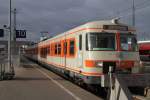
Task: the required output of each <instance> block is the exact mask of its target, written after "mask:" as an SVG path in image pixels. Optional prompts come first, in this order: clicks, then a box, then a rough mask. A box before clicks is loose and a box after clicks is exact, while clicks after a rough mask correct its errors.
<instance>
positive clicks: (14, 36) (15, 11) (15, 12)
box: [13, 8, 17, 42]
mask: <svg viewBox="0 0 150 100" xmlns="http://www.w3.org/2000/svg"><path fill="white" fill-rule="evenodd" d="M16 14H17V10H16V8H15V9H14V35H13V38H14V39H13V40H14V42H15V41H16Z"/></svg>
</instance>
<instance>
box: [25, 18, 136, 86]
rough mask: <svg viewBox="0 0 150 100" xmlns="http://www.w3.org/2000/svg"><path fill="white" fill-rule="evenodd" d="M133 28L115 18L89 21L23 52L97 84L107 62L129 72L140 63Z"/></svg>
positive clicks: (105, 73) (71, 74) (49, 65)
mask: <svg viewBox="0 0 150 100" xmlns="http://www.w3.org/2000/svg"><path fill="white" fill-rule="evenodd" d="M113 21H114V22H113ZM134 32H135V29H134V28H132V27H129V26H127V25H125V24H121V23H117V22H115V20H108V21H95V22H89V23H87V24H84V25H82V26H79V27H77V28H74V29H72V30H70V31H67V32H64V33H62V34H60V35H57V36H54V37H52V38H50V39H47V40H44V41H41V42H39V43H38V44H36V45H34V46H31V47H28V48H27V49H26V56H28V57H30V58H32V59H34V60H36V61H38V62H40V63H42V64H45V65H47V66H48V67H51V69H55V70H57V71H58V72H60V73H63V74H65V75H67V76H69V77H72V78H74V79H78V80H81V81H83V82H84V83H87V84H100V83H101V78H102V77H104V76H105V75H107V73H108V70H109V66H113V68H114V71H118V70H122V71H124V72H130V73H132V69H133V68H137V67H139V66H138V65H139V53H138V49H137V43H136V34H135V33H134ZM31 51H32V52H31Z"/></svg>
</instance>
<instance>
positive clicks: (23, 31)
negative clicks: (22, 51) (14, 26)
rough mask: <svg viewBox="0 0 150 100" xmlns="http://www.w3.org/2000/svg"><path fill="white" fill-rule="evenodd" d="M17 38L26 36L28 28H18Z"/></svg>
mask: <svg viewBox="0 0 150 100" xmlns="http://www.w3.org/2000/svg"><path fill="white" fill-rule="evenodd" d="M16 38H26V30H16Z"/></svg>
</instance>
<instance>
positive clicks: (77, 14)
mask: <svg viewBox="0 0 150 100" xmlns="http://www.w3.org/2000/svg"><path fill="white" fill-rule="evenodd" d="M8 1H9V0H1V1H0V13H1V16H0V22H1V25H2V24H7V23H8V15H9V14H8V13H9V9H8V6H9V5H8V4H9V2H8ZM135 1H136V2H135V5H139V6H138V7H143V6H146V5H148V4H150V2H148V1H147V0H143V1H141V0H135ZM13 7H16V8H17V12H18V13H17V27H18V28H19V29H27V31H28V32H29V33H28V37H30V38H28V39H32V40H38V39H39V37H40V32H42V31H48V32H49V33H50V34H58V33H62V32H64V31H67V30H69V29H71V28H73V27H76V26H79V25H81V24H84V23H86V22H88V21H94V20H102V19H111V18H114V17H118V16H123V17H122V21H124V22H125V23H128V24H132V17H131V12H132V9H131V8H132V0H43V1H41V0H15V1H13ZM138 9H141V8H138ZM149 9H150V8H149V7H148V8H145V9H142V11H137V12H136V27H137V28H138V31H139V32H143V31H144V32H147V33H148V32H150V29H149V28H148V27H149V23H150V22H149V17H150V12H149Z"/></svg>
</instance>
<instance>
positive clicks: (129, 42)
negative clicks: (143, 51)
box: [120, 34, 138, 51]
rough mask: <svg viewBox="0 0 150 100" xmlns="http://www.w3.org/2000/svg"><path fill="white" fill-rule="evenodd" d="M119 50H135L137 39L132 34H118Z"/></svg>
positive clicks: (136, 48)
mask: <svg viewBox="0 0 150 100" xmlns="http://www.w3.org/2000/svg"><path fill="white" fill-rule="evenodd" d="M120 42H121V43H120V44H121V50H125V51H137V50H138V46H137V40H136V36H135V35H133V34H120Z"/></svg>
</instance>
